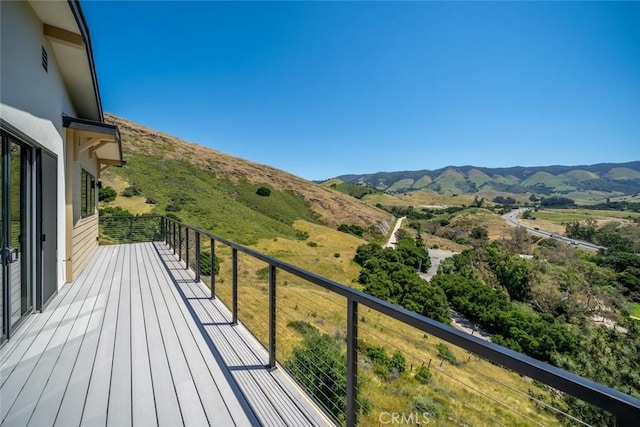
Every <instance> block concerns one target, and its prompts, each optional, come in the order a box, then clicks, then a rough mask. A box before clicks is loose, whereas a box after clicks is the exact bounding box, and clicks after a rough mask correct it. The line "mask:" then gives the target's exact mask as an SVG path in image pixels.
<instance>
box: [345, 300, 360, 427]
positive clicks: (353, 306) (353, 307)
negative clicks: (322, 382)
mask: <svg viewBox="0 0 640 427" xmlns="http://www.w3.org/2000/svg"><path fill="white" fill-rule="evenodd" d="M357 398H358V303H357V302H356V301H353V300H351V299H347V413H346V422H347V426H348V427H355V426H356V425H357V424H358V400H357Z"/></svg>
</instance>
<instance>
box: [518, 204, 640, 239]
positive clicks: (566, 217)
mask: <svg viewBox="0 0 640 427" xmlns="http://www.w3.org/2000/svg"><path fill="white" fill-rule="evenodd" d="M532 214H533V216H535V218H536V219H535V220H531V219H522V218H521V219H520V220H521V221H522V222H523V223H525V224H527V225H529V226H531V227H538V228H540V229H541V230H545V231H549V232H552V233H556V234H564V233H565V231H566V227H567V225H568V224H570V223H572V222H575V221H586V220H588V219H591V220H593V221H595V222H596V225H597V226H601V225H603V224H604V223H607V222H611V221H616V222H621V223H629V222H630V221H633V220H635V219H637V218H640V213H638V212H630V211H606V210H593V209H543V210H539V211H537V212H532Z"/></svg>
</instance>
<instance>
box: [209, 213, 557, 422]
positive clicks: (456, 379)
mask: <svg viewBox="0 0 640 427" xmlns="http://www.w3.org/2000/svg"><path fill="white" fill-rule="evenodd" d="M294 226H295V227H296V229H298V230H299V231H302V232H306V233H308V235H309V238H308V239H307V240H306V241H296V240H291V239H285V238H277V239H270V240H267V239H264V240H261V241H260V242H258V243H257V244H256V245H255V246H256V247H257V248H258V249H259V250H261V251H264V252H267V253H269V254H271V255H274V256H276V257H278V258H280V259H282V260H284V261H288V262H292V263H295V264H296V265H299V266H301V267H302V268H305V269H308V270H310V271H312V272H315V273H317V274H320V275H323V276H325V277H328V278H330V279H333V280H335V281H338V282H340V283H344V284H347V285H352V286H354V285H353V284H352V283H351V280H352V279H353V278H354V277H356V276H357V273H358V270H359V268H358V267H357V265H355V263H354V262H353V261H352V259H353V256H354V254H355V250H356V248H357V246H358V245H360V244H362V243H364V241H363V240H361V239H358V238H356V237H354V236H350V235H348V234H344V233H340V232H337V231H327V230H326V229H325V228H324V227H322V226H319V225H317V224H313V223H309V222H306V221H297V222H296V223H295V225H294ZM310 242H315V243H316V244H317V246H313V245H309V243H310ZM217 253H218V255H219V256H220V257H221V259H222V262H221V274H220V277H219V279H218V283H217V287H216V289H217V291H218V293H219V296H220V298H221V299H222V300H223V301H224V302H225V303H227V304H229V303H230V302H231V288H230V286H229V284H230V283H231V271H230V266H231V262H230V253H229V251H228V250H226V249H224V248H219V249H218V252H217ZM335 253H340V257H339V258H336V257H335V256H334V254H335ZM265 268H266V264H264V263H262V262H260V261H257V260H254V259H251V258H249V257H247V256H245V255H243V254H240V258H239V296H238V298H239V301H240V304H239V309H240V314H239V316H240V320H241V321H242V322H243V323H245V324H246V325H247V326H249V327H250V329H251V330H252V331H253V332H254V333H255V334H256V336H257V337H258V339H260V340H261V341H262V342H263V343H265V345H266V343H267V342H268V329H267V327H268V319H267V312H266V310H263V309H261V307H265V306H266V305H267V304H268V292H267V289H268V279H267V275H266V271H265ZM277 281H278V284H279V286H278V291H277V298H278V299H277V307H278V327H277V331H278V332H277V333H278V343H279V344H278V349H277V351H278V358H279V359H280V360H286V359H287V358H288V357H289V355H290V354H291V351H292V350H293V348H294V347H295V346H297V345H299V344H300V343H301V336H300V335H299V334H298V333H296V332H294V331H293V330H292V329H291V328H289V327H287V323H288V322H289V321H293V320H295V321H303V322H309V323H310V324H312V325H314V326H315V327H317V328H319V329H320V330H321V331H323V332H324V333H326V334H329V335H331V336H342V335H343V334H344V331H345V328H346V324H345V314H346V305H345V300H344V298H342V297H339V296H337V295H336V294H331V293H329V292H326V291H323V290H322V289H320V288H318V287H316V286H313V285H309V284H306V283H304V282H302V281H301V280H299V279H297V278H295V277H293V276H291V275H289V274H287V273H284V272H281V271H278V279H277ZM356 287H357V286H356ZM359 316H360V335H359V336H360V339H361V340H363V341H365V342H367V343H369V344H376V343H377V344H379V345H384V346H385V347H386V348H387V351H388V352H389V353H390V354H391V353H392V352H393V351H395V350H400V351H402V352H403V353H404V354H405V355H406V357H407V364H408V366H407V368H408V370H411V368H413V369H415V368H417V367H418V366H420V365H422V364H425V365H426V364H431V371H432V373H433V380H432V383H431V384H427V385H422V384H419V383H418V382H416V381H415V380H413V379H412V374H405V375H401V376H400V377H399V378H397V379H395V380H390V381H382V380H380V378H379V377H378V376H376V375H375V374H374V373H373V372H372V368H371V367H370V366H368V365H367V364H366V363H364V362H361V364H360V367H359V369H360V372H361V373H362V374H363V383H362V385H361V396H362V397H364V398H365V399H366V400H368V401H369V402H370V403H371V405H372V407H373V410H372V412H371V413H370V414H369V415H367V416H365V417H364V418H362V419H360V423H361V424H362V425H378V424H379V422H378V416H379V413H380V412H381V411H388V412H394V411H395V412H406V413H410V412H411V411H414V410H415V408H414V406H413V405H412V401H413V400H414V399H418V398H423V399H424V398H425V397H426V398H427V399H429V400H430V401H431V402H433V403H434V405H435V407H436V408H438V410H439V411H440V412H441V416H440V418H438V420H437V423H436V424H437V425H486V423H487V422H488V419H487V418H485V417H484V416H482V415H479V413H478V412H477V411H476V410H474V409H471V408H469V407H468V406H465V405H464V404H461V401H464V402H467V403H468V404H471V405H473V406H474V407H475V408H477V409H478V410H479V411H481V412H484V413H488V414H491V416H492V417H495V418H496V419H499V420H501V422H503V423H505V424H506V425H518V424H520V425H522V424H527V423H526V422H524V420H523V419H522V418H521V417H519V416H517V415H515V414H514V413H513V412H511V411H509V410H506V409H505V408H504V407H502V406H500V405H496V403H495V402H494V401H493V400H490V399H487V398H486V397H483V396H482V395H481V394H480V393H478V392H475V391H474V390H472V388H473V389H475V390H483V391H485V392H486V391H488V390H489V391H490V395H491V398H492V399H496V400H497V401H499V402H501V403H502V404H505V405H508V407H510V408H514V409H516V410H517V411H519V412H521V413H523V414H527V416H529V417H531V418H533V419H535V420H536V421H537V422H540V423H542V424H544V425H550V424H554V423H556V420H555V418H554V417H553V415H551V414H549V413H545V412H543V411H538V410H537V409H536V406H535V405H534V404H533V402H531V401H530V400H529V399H528V398H527V397H525V396H524V395H523V394H520V393H527V391H528V390H529V389H534V390H536V392H543V391H542V390H539V389H537V388H536V387H535V386H534V385H532V383H531V382H530V381H528V380H526V379H523V378H522V377H520V376H519V375H517V374H514V373H511V372H509V371H506V370H504V369H502V368H500V367H498V366H496V365H493V364H491V363H488V362H485V361H482V360H480V359H478V358H475V357H470V356H469V354H468V353H467V352H466V351H463V350H461V349H458V348H456V347H454V346H452V345H448V346H449V347H450V348H451V350H452V351H453V352H454V354H455V355H456V357H457V359H458V360H459V361H461V362H463V363H461V365H460V366H453V365H451V364H449V363H442V361H441V360H440V359H439V358H438V351H437V349H436V346H437V344H438V343H441V342H442V341H440V340H439V339H437V338H435V337H433V336H427V335H425V334H424V333H422V332H420V331H417V330H415V329H412V328H407V327H406V326H404V325H402V324H400V323H399V322H396V321H394V320H392V319H389V318H388V317H386V316H384V315H381V314H379V313H377V312H374V311H372V310H370V309H367V308H364V307H361V309H360V313H359ZM514 390H518V392H514ZM433 421H435V420H433Z"/></svg>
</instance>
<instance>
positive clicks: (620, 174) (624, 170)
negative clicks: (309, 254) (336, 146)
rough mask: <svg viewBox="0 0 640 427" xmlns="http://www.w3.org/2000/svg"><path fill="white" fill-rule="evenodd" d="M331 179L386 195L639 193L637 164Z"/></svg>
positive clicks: (590, 196) (588, 196)
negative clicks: (368, 187)
mask: <svg viewBox="0 0 640 427" xmlns="http://www.w3.org/2000/svg"><path fill="white" fill-rule="evenodd" d="M334 180H339V181H343V182H349V183H355V184H360V185H366V186H370V187H374V188H376V189H378V190H381V191H385V192H388V193H406V192H410V191H428V192H434V193H438V194H450V195H453V194H478V195H494V194H495V195H500V194H512V195H526V194H535V195H538V196H559V195H561V196H565V197H570V198H573V199H576V200H592V201H597V200H603V199H606V198H614V197H622V196H637V195H638V194H639V193H640V161H632V162H627V163H598V164H594V165H583V166H560V165H556V166H536V167H522V166H517V167H508V168H485V167H477V166H459V167H456V166H448V167H444V168H441V169H436V170H419V171H399V172H378V173H372V174H361V175H342V176H339V177H336V178H334Z"/></svg>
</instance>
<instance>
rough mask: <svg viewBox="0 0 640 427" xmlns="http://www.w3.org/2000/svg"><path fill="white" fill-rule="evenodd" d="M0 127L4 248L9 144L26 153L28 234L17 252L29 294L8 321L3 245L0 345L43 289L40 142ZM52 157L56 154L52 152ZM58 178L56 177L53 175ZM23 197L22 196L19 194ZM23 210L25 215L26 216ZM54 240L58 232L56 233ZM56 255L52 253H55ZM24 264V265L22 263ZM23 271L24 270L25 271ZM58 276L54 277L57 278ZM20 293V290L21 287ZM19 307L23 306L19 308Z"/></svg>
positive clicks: (8, 292)
mask: <svg viewBox="0 0 640 427" xmlns="http://www.w3.org/2000/svg"><path fill="white" fill-rule="evenodd" d="M1 124H2V126H0V161H1V162H3V168H2V176H1V177H0V180H1V181H2V182H1V187H0V190H1V194H0V198H1V199H2V200H1V202H0V203H1V204H2V213H1V214H2V215H3V216H4V218H3V221H2V223H3V229H1V230H0V233H2V234H3V240H4V241H5V247H8V244H9V242H8V241H7V239H6V238H7V237H8V231H7V229H8V227H9V223H8V222H7V221H5V220H6V219H7V218H8V217H9V216H10V213H9V208H10V200H9V197H8V194H9V191H10V182H9V181H10V174H11V171H10V168H9V167H7V166H9V162H10V160H8V158H9V156H10V154H9V153H10V147H11V144H12V143H13V142H15V143H17V144H19V145H20V146H21V147H22V148H23V149H26V151H25V153H26V154H25V155H21V160H20V161H21V162H24V165H25V166H26V172H25V176H23V177H22V178H25V177H26V178H27V183H26V184H25V185H26V186H27V187H21V192H22V191H26V195H25V196H24V197H25V205H24V206H21V214H22V215H23V216H24V221H26V226H25V227H27V233H26V237H25V242H24V244H25V249H26V250H24V251H23V253H21V254H20V256H21V257H22V259H24V257H27V261H26V263H25V264H23V262H22V261H21V262H20V267H18V268H21V269H23V271H21V274H23V275H24V277H26V280H27V282H28V287H29V289H28V293H29V301H28V305H29V306H30V307H29V308H28V309H27V310H25V312H24V313H21V315H20V319H18V320H17V321H16V322H15V323H14V324H11V310H12V307H11V305H12V304H11V288H10V284H9V268H8V264H7V260H6V257H7V253H6V251H5V248H0V270H1V271H0V274H1V275H2V290H1V291H2V293H3V294H2V296H3V304H2V310H1V311H2V313H0V315H1V316H2V319H3V324H2V331H1V332H0V344H1V343H4V341H6V340H9V339H11V336H12V335H13V333H14V331H15V330H17V329H18V328H19V327H20V325H21V324H22V323H23V322H24V321H25V320H26V319H27V318H28V317H29V315H31V314H32V313H33V312H34V311H35V310H36V308H39V309H41V308H42V307H41V306H42V304H41V303H42V301H39V300H38V295H39V294H40V295H41V292H42V289H41V286H42V267H41V265H42V260H43V258H42V251H41V249H42V246H41V238H38V236H41V230H42V223H41V220H42V204H41V201H39V199H40V198H41V197H42V186H41V182H40V181H39V179H40V178H41V174H42V170H41V163H40V161H39V158H40V155H41V151H42V149H41V148H40V147H39V144H37V143H35V141H32V140H31V138H28V137H26V136H25V135H23V134H22V133H21V132H12V129H10V128H8V127H6V126H4V125H5V123H4V122H2V123H1ZM54 157H55V155H54ZM56 181H57V177H56ZM21 197H22V196H21ZM25 213H26V215H25ZM56 240H57V233H56ZM54 256H55V255H54ZM24 265H26V267H24V268H23V266H24ZM25 270H26V271H25ZM56 279H57V277H56ZM21 292H22V289H21ZM21 310H22V309H21Z"/></svg>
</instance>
